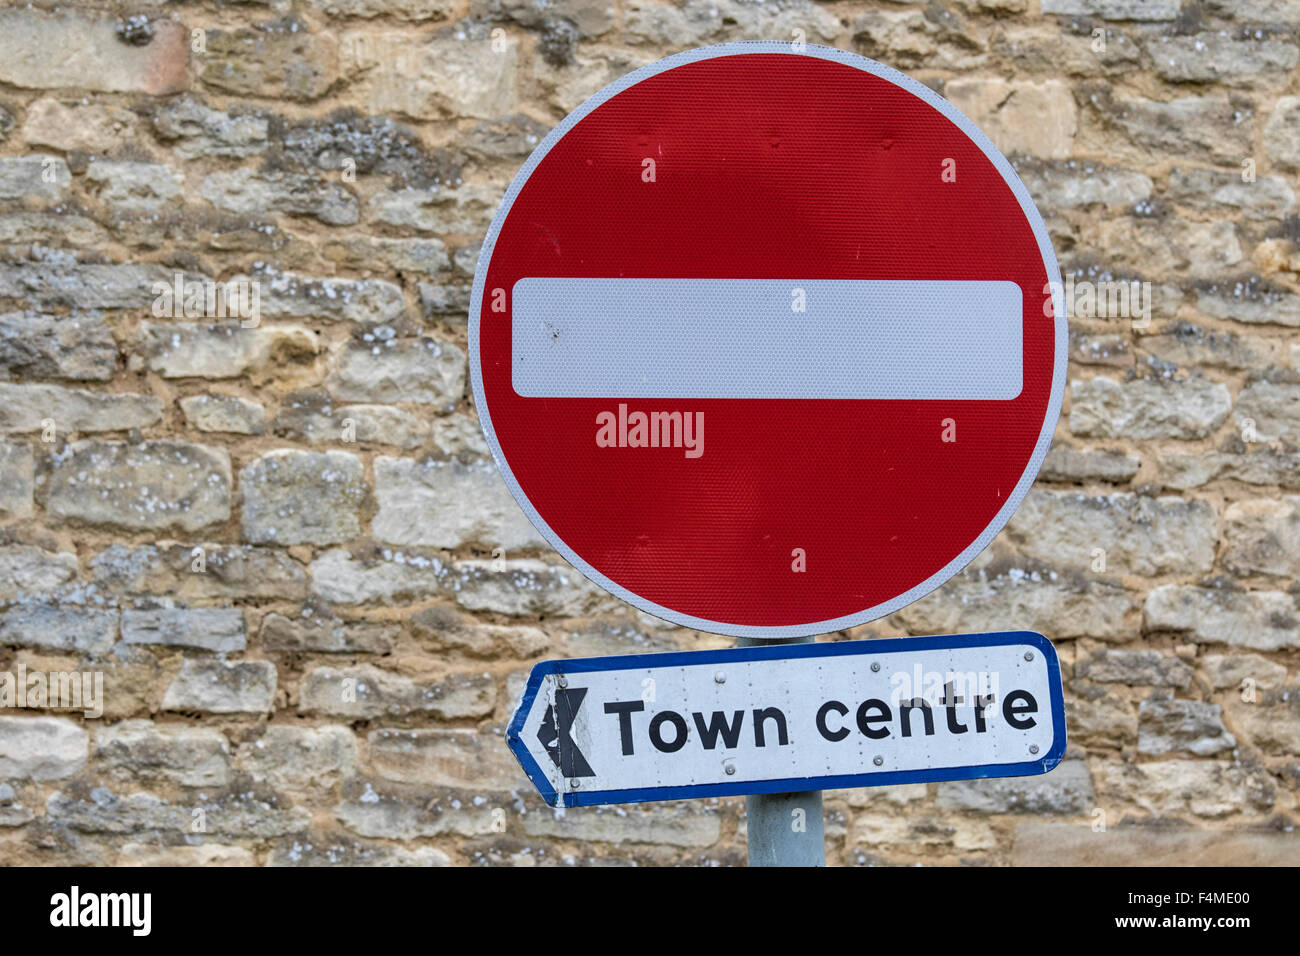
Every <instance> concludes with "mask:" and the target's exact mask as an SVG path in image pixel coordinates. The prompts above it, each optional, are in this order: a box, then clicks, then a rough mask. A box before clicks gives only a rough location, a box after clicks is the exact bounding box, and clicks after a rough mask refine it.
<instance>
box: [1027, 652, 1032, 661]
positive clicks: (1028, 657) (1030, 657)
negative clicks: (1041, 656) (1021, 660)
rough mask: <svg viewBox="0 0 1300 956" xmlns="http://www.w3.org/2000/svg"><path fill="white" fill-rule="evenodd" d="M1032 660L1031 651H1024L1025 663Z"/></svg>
mask: <svg viewBox="0 0 1300 956" xmlns="http://www.w3.org/2000/svg"><path fill="white" fill-rule="evenodd" d="M1033 659H1034V652H1033V651H1025V660H1027V661H1032V660H1033Z"/></svg>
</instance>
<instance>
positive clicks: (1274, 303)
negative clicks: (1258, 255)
mask: <svg viewBox="0 0 1300 956" xmlns="http://www.w3.org/2000/svg"><path fill="white" fill-rule="evenodd" d="M1196 308H1197V310H1198V311H1199V312H1202V313H1204V314H1205V315H1208V316H1210V317H1211V318H1214V319H1233V320H1234V321H1237V322H1246V323H1249V324H1251V325H1261V324H1276V325H1285V326H1291V327H1295V326H1300V295H1296V294H1294V293H1292V292H1289V291H1288V290H1286V289H1284V288H1281V287H1279V286H1277V285H1275V284H1273V283H1270V282H1268V281H1267V280H1264V279H1261V278H1260V277H1258V276H1245V277H1243V278H1240V279H1236V280H1233V281H1224V282H1214V281H1211V282H1206V283H1203V284H1198V286H1197V290H1196Z"/></svg>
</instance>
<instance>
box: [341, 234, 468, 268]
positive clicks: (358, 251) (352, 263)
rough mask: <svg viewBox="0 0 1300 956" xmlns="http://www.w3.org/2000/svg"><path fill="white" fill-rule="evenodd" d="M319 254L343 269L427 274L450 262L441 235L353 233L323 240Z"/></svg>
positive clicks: (446, 265) (445, 266) (446, 266)
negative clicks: (389, 236)
mask: <svg viewBox="0 0 1300 956" xmlns="http://www.w3.org/2000/svg"><path fill="white" fill-rule="evenodd" d="M320 254H321V256H322V258H324V259H326V260H328V261H329V262H334V263H337V264H338V265H339V266H342V267H343V268H347V269H373V270H376V271H388V270H390V269H391V270H392V271H394V272H410V273H413V274H415V275H420V276H427V275H433V274H434V273H436V272H442V271H444V270H445V269H447V268H448V266H449V265H450V260H449V259H448V258H447V247H446V245H444V244H443V242H442V240H441V239H385V238H383V237H382V236H353V237H343V238H337V239H330V240H328V241H326V242H325V243H324V244H323V245H322V246H321V249H320Z"/></svg>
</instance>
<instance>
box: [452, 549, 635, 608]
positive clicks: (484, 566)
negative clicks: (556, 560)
mask: <svg viewBox="0 0 1300 956" xmlns="http://www.w3.org/2000/svg"><path fill="white" fill-rule="evenodd" d="M446 586H447V587H448V588H449V589H450V591H451V593H452V594H453V595H454V596H455V598H456V603H457V604H459V605H460V606H461V607H464V608H468V609H469V610H471V611H484V610H488V611H497V612H500V613H501V614H512V615H522V614H538V615H545V616H555V617H581V616H584V615H587V614H594V613H599V612H600V611H610V610H616V609H617V608H618V602H617V601H616V600H615V599H613V598H611V597H609V596H608V595H606V593H605V592H604V591H601V590H600V589H599V588H597V587H596V586H595V585H593V584H591V583H590V582H588V581H587V579H586V578H584V577H583V576H582V575H581V574H579V573H578V572H577V571H575V570H573V568H571V567H569V566H568V565H555V564H547V563H546V562H544V561H537V560H512V561H504V562H500V563H499V564H497V563H496V562H493V561H457V562H456V563H455V564H454V565H453V566H452V567H451V569H450V570H449V573H448V579H447V585H446Z"/></svg>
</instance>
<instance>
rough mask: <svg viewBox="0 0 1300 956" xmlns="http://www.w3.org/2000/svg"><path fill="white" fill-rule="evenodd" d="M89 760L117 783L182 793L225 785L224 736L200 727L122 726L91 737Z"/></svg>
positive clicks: (137, 722) (227, 770) (137, 723)
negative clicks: (166, 784) (150, 783)
mask: <svg viewBox="0 0 1300 956" xmlns="http://www.w3.org/2000/svg"><path fill="white" fill-rule="evenodd" d="M93 756H94V758H95V762H96V765H97V766H98V767H100V768H101V769H103V770H106V771H107V772H108V773H109V775H110V776H113V777H116V778H118V779H126V780H150V779H162V780H167V781H170V782H172V783H176V784H179V785H181V786H183V787H224V786H226V785H227V784H228V783H229V782H230V748H229V746H228V745H227V743H226V737H225V735H224V734H222V733H220V732H219V731H216V730H208V729H205V728H201V727H188V726H185V725H174V724H155V723H154V722H153V721H151V720H125V721H122V722H121V723H117V724H111V725H109V726H107V727H101V728H99V729H97V730H96V731H95V746H94V751H93Z"/></svg>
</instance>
